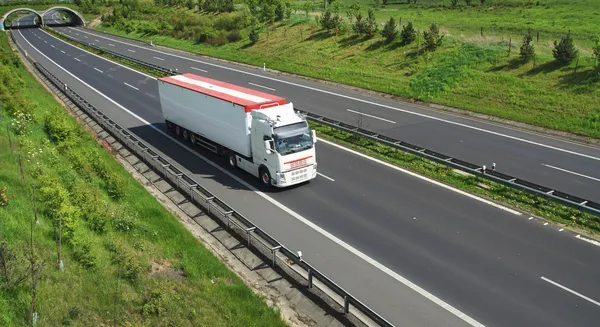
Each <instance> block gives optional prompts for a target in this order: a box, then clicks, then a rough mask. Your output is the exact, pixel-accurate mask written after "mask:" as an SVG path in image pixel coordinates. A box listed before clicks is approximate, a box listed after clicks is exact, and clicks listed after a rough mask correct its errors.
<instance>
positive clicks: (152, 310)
mask: <svg viewBox="0 0 600 327" xmlns="http://www.w3.org/2000/svg"><path fill="white" fill-rule="evenodd" d="M145 293H146V294H145V295H144V301H143V303H142V308H141V313H142V315H143V316H145V317H149V316H160V315H161V314H162V313H163V312H164V311H165V307H164V306H163V303H164V301H165V300H166V299H167V297H168V295H169V285H168V284H167V283H164V282H161V281H158V280H152V282H151V284H150V286H149V287H148V288H147V289H146V292H145Z"/></svg>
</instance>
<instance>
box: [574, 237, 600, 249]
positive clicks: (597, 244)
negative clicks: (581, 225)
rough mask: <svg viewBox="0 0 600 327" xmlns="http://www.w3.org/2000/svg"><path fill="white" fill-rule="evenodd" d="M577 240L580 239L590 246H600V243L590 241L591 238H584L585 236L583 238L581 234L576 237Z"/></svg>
mask: <svg viewBox="0 0 600 327" xmlns="http://www.w3.org/2000/svg"><path fill="white" fill-rule="evenodd" d="M575 238H577V239H580V240H582V241H584V242H588V243H590V244H594V245H595V246H600V242H598V241H595V240H590V239H589V238H586V237H583V236H581V235H579V234H578V235H577V236H575Z"/></svg>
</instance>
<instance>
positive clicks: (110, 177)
mask: <svg viewBox="0 0 600 327" xmlns="http://www.w3.org/2000/svg"><path fill="white" fill-rule="evenodd" d="M105 182H106V186H107V191H108V195H109V196H110V197H111V198H113V199H114V200H120V199H122V198H124V197H125V195H126V192H127V184H126V182H125V178H123V177H122V176H121V175H119V174H117V173H115V172H109V173H108V174H107V176H106V178H105Z"/></svg>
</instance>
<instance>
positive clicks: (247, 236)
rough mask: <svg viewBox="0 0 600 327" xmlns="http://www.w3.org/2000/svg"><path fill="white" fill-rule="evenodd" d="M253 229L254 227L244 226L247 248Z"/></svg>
mask: <svg viewBox="0 0 600 327" xmlns="http://www.w3.org/2000/svg"><path fill="white" fill-rule="evenodd" d="M255 229H256V227H250V228H246V239H247V240H248V248H250V232H251V231H253V230H255Z"/></svg>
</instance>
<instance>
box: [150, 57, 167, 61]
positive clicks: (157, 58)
mask: <svg viewBox="0 0 600 327" xmlns="http://www.w3.org/2000/svg"><path fill="white" fill-rule="evenodd" d="M152 58H154V59H156V60H163V61H164V59H163V58H160V57H152Z"/></svg>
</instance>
